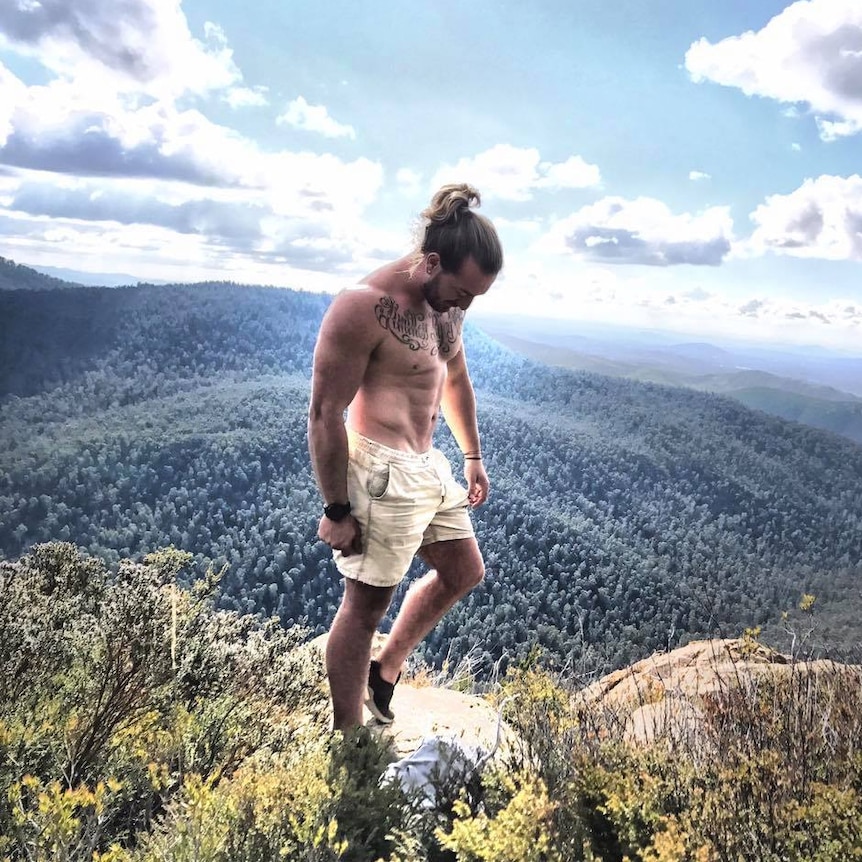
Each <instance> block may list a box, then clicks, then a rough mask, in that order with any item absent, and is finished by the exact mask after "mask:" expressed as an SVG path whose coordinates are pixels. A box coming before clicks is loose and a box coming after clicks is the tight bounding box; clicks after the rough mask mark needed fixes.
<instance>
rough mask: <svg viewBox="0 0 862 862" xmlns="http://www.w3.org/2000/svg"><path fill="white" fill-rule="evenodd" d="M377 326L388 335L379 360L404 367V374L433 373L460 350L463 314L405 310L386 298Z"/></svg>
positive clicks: (377, 311) (379, 308)
mask: <svg viewBox="0 0 862 862" xmlns="http://www.w3.org/2000/svg"><path fill="white" fill-rule="evenodd" d="M374 311H375V315H376V317H377V323H378V325H379V326H380V327H381V329H383V330H384V331H385V332H386V333H387V336H388V337H387V338H385V339H384V341H383V343H382V345H381V348H380V351H379V353H380V356H379V358H380V359H382V360H388V361H389V362H392V363H394V364H397V365H402V364H403V366H404V368H403V370H405V371H407V370H413V371H418V372H421V371H431V370H433V369H435V368H439V366H440V365H445V364H446V363H447V362H448V361H449V360H450V359H451V358H452V357H453V356H455V354H456V353H457V352H458V351H459V350H460V349H461V330H462V327H463V324H464V312H463V311H461V309H459V308H453V309H451V310H449V311H447V312H445V313H442V314H441V313H439V312H436V311H435V312H423V311H414V310H413V309H410V308H402V307H401V306H399V304H398V303H397V302H396V301H395V300H394V299H393V298H392V297H391V296H385V297H383V298H382V299H381V300H380V302H378V303H377V305H376V307H375V309H374Z"/></svg>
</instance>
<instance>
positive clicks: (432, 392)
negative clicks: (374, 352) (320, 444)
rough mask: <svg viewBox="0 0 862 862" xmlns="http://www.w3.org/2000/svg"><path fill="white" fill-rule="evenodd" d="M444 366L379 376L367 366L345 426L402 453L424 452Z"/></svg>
mask: <svg viewBox="0 0 862 862" xmlns="http://www.w3.org/2000/svg"><path fill="white" fill-rule="evenodd" d="M445 380H446V365H445V363H443V362H441V361H439V360H437V361H436V362H434V364H433V366H431V365H429V366H426V367H425V368H423V369H422V370H418V369H417V370H415V371H413V372H412V373H409V374H397V373H396V374H393V373H388V374H387V373H381V370H380V369H375V368H374V367H373V365H372V366H369V369H368V372H367V373H366V376H365V380H363V382H362V385H361V386H360V388H359V391H358V392H357V393H356V396H355V397H354V399H353V401H352V403H351V404H350V407H349V408H348V411H347V427H348V428H350V429H351V430H353V431H356V432H357V433H359V434H361V435H362V436H363V437H368V438H369V439H370V440H375V441H377V442H378V443H382V444H383V445H384V446H389V447H390V448H391V449H399V450H401V451H403V452H420V453H421V452H427V451H428V450H429V449H430V448H431V439H432V437H433V435H434V428H435V427H436V425H437V419H438V416H439V414H440V396H441V393H442V391H443V383H444V382H445Z"/></svg>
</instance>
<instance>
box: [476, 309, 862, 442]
mask: <svg viewBox="0 0 862 862" xmlns="http://www.w3.org/2000/svg"><path fill="white" fill-rule="evenodd" d="M485 328H486V329H487V330H488V331H489V332H490V333H491V334H492V335H493V336H494V337H495V338H497V339H499V341H500V342H501V343H503V344H505V345H507V346H508V347H510V348H511V349H512V350H515V351H517V352H518V353H521V354H523V355H524V356H528V357H530V358H532V359H536V360H537V361H539V362H544V363H546V364H549V365H557V366H559V367H561V368H571V369H573V370H580V371H589V372H592V373H596V374H609V375H612V376H615V377H627V378H629V379H631V380H639V381H641V382H645V383H646V382H648V383H661V384H664V385H667V386H685V387H688V388H692V389H698V390H701V391H703V392H715V393H719V394H723V395H729V396H730V397H732V398H736V399H737V400H739V401H741V402H742V403H743V404H745V405H746V406H747V407H750V408H752V409H755V410H763V411H765V412H767V413H771V414H773V415H774V416H780V417H781V418H783V419H789V420H792V421H796V422H803V423H805V424H807V425H811V426H813V427H815V428H821V429H822V430H824V431H832V432H833V433H836V434H841V435H842V436H844V437H847V438H848V439H850V440H853V441H855V442H856V443H862V398H860V397H859V396H858V395H854V394H853V393H851V392H845V391H842V390H840V389H837V388H835V387H834V386H829V385H825V384H823V383H818V382H809V381H806V380H802V379H797V378H791V377H783V376H781V375H779V374H776V373H774V372H771V371H764V370H760V369H757V368H739V366H738V365H736V364H735V362H737V361H738V360H736V359H735V357H734V355H733V354H732V353H730V352H729V351H727V350H724V349H722V348H719V347H716V346H714V345H711V344H693V343H682V344H674V345H670V346H668V347H665V348H661V349H657V348H644V347H642V346H632V347H627V346H625V345H615V344H614V345H611V344H605V345H600V344H597V343H596V342H595V340H593V339H589V338H584V337H579V336H573V337H572V338H571V339H564V340H565V341H566V342H567V343H571V344H574V345H576V346H575V347H567V346H561V345H560V344H559V343H556V342H557V341H558V340H560V339H558V338H557V337H556V336H553V335H551V336H546V340H545V341H541V340H537V339H538V338H540V337H541V336H538V335H536V333H535V330H529V327H526V328H527V329H528V330H529V331H528V334H527V335H519V334H516V333H515V332H513V331H511V330H512V329H514V328H515V327H508V326H507V327H502V326H501V327H495V325H494V324H493V323H492V324H487V323H486V324H485ZM529 335H532V337H529ZM591 349H592V350H602V351H603V353H602V354H598V353H590V352H589V351H590V350H591ZM848 367H851V366H848ZM859 368H860V372H859V374H860V386H862V361H860V363H859Z"/></svg>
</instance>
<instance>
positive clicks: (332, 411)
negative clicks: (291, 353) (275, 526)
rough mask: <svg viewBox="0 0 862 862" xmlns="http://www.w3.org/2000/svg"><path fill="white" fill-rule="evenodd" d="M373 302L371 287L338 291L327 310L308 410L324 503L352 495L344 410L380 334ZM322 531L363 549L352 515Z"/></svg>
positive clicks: (335, 542) (338, 545)
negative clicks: (373, 325)
mask: <svg viewBox="0 0 862 862" xmlns="http://www.w3.org/2000/svg"><path fill="white" fill-rule="evenodd" d="M373 302H374V299H373V297H372V296H370V293H369V291H368V290H367V289H364V290H356V291H347V292H345V293H341V294H339V295H338V296H337V297H336V298H335V299H334V300H333V303H332V305H331V306H330V308H329V311H327V313H326V316H325V317H324V319H323V323H322V325H321V327H320V334H319V335H318V338H317V345H316V347H315V350H314V366H313V371H312V380H311V404H310V407H309V411H308V450H309V454H310V455H311V463H312V466H313V468H314V475H315V477H316V478H317V484H318V487H319V488H320V493H321V495H322V496H323V500H324V503H326V504H329V503H346V502H348V500H347V458H348V450H347V431H346V429H345V427H344V411H345V410H346V409H347V407H348V406H349V405H350V402H351V401H352V400H353V397H354V396H355V395H356V392H357V391H358V389H359V387H360V385H361V384H362V380H363V378H364V377H365V371H366V369H367V367H368V362H369V361H370V359H371V353H372V351H373V350H374V348H375V347H376V345H377V342H378V341H379V335H378V333H377V332H376V331H375V330H374V329H372V328H371V327H370V326H368V325H367V322H368V321H370V320H373V319H374V318H373ZM318 535H319V536H320V538H321V539H323V541H325V542H326V543H327V544H329V545H330V546H331V547H332V548H335V549H337V550H340V551H342V552H343V553H344V554H346V555H349V554H350V553H352V552H357V551H360V550H361V534H360V532H359V525H358V524H357V522H356V521H355V519H354V518H353V517H351V516H348V517H346V518H344V519H343V520H341V521H332V520H330V519H329V518H327V517H325V516H324V517H323V518H321V520H320V527H319V530H318Z"/></svg>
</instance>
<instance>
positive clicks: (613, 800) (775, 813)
mask: <svg viewBox="0 0 862 862" xmlns="http://www.w3.org/2000/svg"><path fill="white" fill-rule="evenodd" d="M752 643H753V639H752ZM504 688H505V689H506V690H508V691H510V692H517V693H518V694H519V695H520V696H521V697H525V698H526V699H527V700H528V701H529V704H528V705H527V706H526V708H522V706H521V705H519V707H518V709H517V711H513V713H512V717H513V721H514V722H515V724H516V726H517V729H518V730H519V732H520V734H521V736H522V738H523V739H524V740H525V743H526V745H527V748H528V753H527V755H526V756H524V755H521V756H520V757H518V756H517V754H516V757H515V760H516V762H518V763H523V762H524V761H528V762H530V763H532V764H535V765H536V766H537V767H538V770H539V775H540V777H541V778H542V780H543V781H544V782H545V784H546V785H547V787H548V788H549V789H550V790H551V799H553V801H554V803H555V808H554V811H553V815H552V825H551V834H552V836H553V838H554V844H553V847H554V850H555V852H557V853H560V854H561V855H562V857H563V858H566V859H584V860H602V862H611V860H616V862H635V860H642V862H730V860H733V862H746V860H752V862H754V860H757V862H779V860H781V862H833V860H834V862H837V860H839V859H841V860H853V859H862V816H860V814H862V811H860V788H862V674H860V671H859V670H855V671H854V670H853V669H834V670H832V671H824V672H822V673H820V674H818V675H816V676H815V675H813V674H812V673H811V672H809V671H808V670H807V669H806V668H805V667H804V666H802V665H800V666H798V667H797V666H791V667H789V668H785V672H784V673H783V674H781V675H780V676H777V675H763V676H761V677H760V678H750V679H746V678H744V676H742V675H740V676H739V677H738V678H736V679H734V680H728V683H727V686H726V689H725V690H724V691H722V692H721V693H720V694H718V695H712V696H711V697H709V698H704V699H702V701H701V703H700V709H701V714H702V720H701V724H700V728H699V732H698V733H697V734H686V733H681V732H674V731H677V730H678V729H674V728H669V729H668V730H669V731H670V732H669V733H668V736H667V738H666V739H658V740H656V741H655V742H654V743H653V744H651V745H650V746H636V745H634V744H630V743H629V742H627V740H626V738H625V736H624V733H623V729H624V727H625V720H624V716H622V715H617V716H614V715H609V714H608V713H606V712H600V711H599V710H597V709H595V708H592V709H584V707H583V706H582V705H579V706H578V707H577V708H575V707H574V706H569V707H568V708H563V706H562V704H564V703H569V704H574V703H578V704H581V702H580V701H577V700H574V699H570V697H569V696H570V691H569V690H568V689H567V688H566V687H565V686H563V685H560V684H559V683H557V682H555V681H554V680H553V679H552V678H551V677H550V676H548V675H543V674H541V672H538V671H536V670H534V669H533V670H528V671H523V670H522V671H516V672H514V673H513V674H511V675H510V678H509V679H508V680H507V681H506V683H505V684H504ZM540 704H544V705H545V707H546V714H543V710H542V708H541V706H540ZM561 751H562V752H563V754H562V755H561V754H560V752H561ZM535 752H541V753H542V755H541V756H540V757H536V756H534V753H535ZM531 755H532V756H531ZM476 858H485V857H482V856H476ZM488 858H491V857H488ZM501 858H502V857H501ZM548 858H551V857H550V856H549V857H548Z"/></svg>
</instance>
